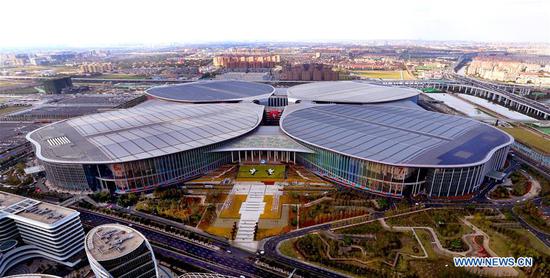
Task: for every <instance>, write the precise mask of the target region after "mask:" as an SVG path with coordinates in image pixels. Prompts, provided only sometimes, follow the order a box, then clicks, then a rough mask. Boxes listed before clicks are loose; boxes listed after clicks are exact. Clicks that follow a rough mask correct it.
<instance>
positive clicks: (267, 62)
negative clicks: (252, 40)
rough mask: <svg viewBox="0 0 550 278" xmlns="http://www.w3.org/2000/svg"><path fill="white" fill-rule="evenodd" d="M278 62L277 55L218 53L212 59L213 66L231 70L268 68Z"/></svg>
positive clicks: (278, 57)
mask: <svg viewBox="0 0 550 278" xmlns="http://www.w3.org/2000/svg"><path fill="white" fill-rule="evenodd" d="M280 62H281V57H280V56H279V55H220V56H216V57H214V59H213V63H214V66H215V67H219V68H226V69H232V70H250V69H270V68H273V67H274V66H275V65H276V64H277V63H280Z"/></svg>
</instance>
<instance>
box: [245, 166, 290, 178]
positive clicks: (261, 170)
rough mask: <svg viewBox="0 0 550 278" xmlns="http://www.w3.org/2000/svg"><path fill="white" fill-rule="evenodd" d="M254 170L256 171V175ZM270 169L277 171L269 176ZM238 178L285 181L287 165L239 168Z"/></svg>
mask: <svg viewBox="0 0 550 278" xmlns="http://www.w3.org/2000/svg"><path fill="white" fill-rule="evenodd" d="M252 169H256V172H255V173H254V174H252V173H251V170H252ZM269 169H273V170H275V171H274V172H273V174H271V175H269V173H268V170H269ZM237 178H258V179H284V178H285V165H243V166H240V167H239V173H238V174H237Z"/></svg>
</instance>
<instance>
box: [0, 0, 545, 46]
mask: <svg viewBox="0 0 550 278" xmlns="http://www.w3.org/2000/svg"><path fill="white" fill-rule="evenodd" d="M153 4H154V5H153ZM315 4H317V3H315ZM315 4H314V3H312V2H309V1H303V2H298V3H295V2H293V1H287V0H283V1H280V2H279V3H277V5H273V4H269V5H267V4H264V3H257V2H256V1H247V0H237V1H214V2H213V3H212V5H209V6H208V7H206V8H205V7H204V5H202V4H201V3H187V2H186V3H172V2H169V1H168V2H167V1H164V0H160V1H155V2H154V3H151V2H147V1H138V2H135V1H132V2H131V3H130V2H128V1H117V2H106V1H97V2H94V5H87V6H85V7H83V8H82V9H80V10H75V9H73V7H74V3H73V2H69V1H65V0H63V1H58V2H56V3H55V5H53V4H52V3H51V2H45V1H34V0H26V1H6V2H4V3H2V4H1V6H2V7H3V10H6V11H8V10H9V11H17V10H19V11H21V12H23V13H24V15H25V16H24V20H21V19H20V16H21V13H18V12H11V13H5V14H4V15H3V19H1V20H0V22H2V24H3V26H11V27H10V28H4V29H3V30H2V32H1V34H0V37H2V41H3V43H2V45H1V46H0V47H1V48H25V47H55V46H59V47H91V46H95V47H97V46H112V45H124V44H143V45H148V44H151V45H159V44H170V43H209V42H227V41H242V42H264V41H270V42H285V41H296V42H333V41H370V40H382V41H384V40H427V41H431V40H433V41H478V42H481V41H483V42H540V43H550V34H549V33H546V34H545V33H542V32H540V30H541V28H542V27H543V26H550V12H549V11H550V4H549V3H548V2H545V1H540V0H533V1H517V0H507V1H482V2H479V1H477V2H476V1H472V0H468V1H461V2H456V1H432V0H422V1H414V2H412V3H411V2H408V1H389V2H384V3H362V2H360V1H353V0H344V1H339V2H338V3H337V4H327V5H318V4H317V5H315ZM107 7H108V8H107ZM130 7H131V8H130ZM313 8H314V9H313ZM313 10H315V12H312V11H313ZM518 11H519V12H518ZM45 15H50V16H45ZM512 19H513V20H512ZM10 23H11V25H10ZM114 23H115V24H114ZM38 26H39V28H38ZM243 28H244V30H247V31H246V32H243ZM44 30H49V31H48V32H44Z"/></svg>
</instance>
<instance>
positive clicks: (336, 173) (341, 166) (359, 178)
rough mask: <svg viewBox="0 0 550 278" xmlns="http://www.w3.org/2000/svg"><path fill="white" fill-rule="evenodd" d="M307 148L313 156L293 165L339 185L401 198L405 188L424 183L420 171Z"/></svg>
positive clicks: (307, 155)
mask: <svg viewBox="0 0 550 278" xmlns="http://www.w3.org/2000/svg"><path fill="white" fill-rule="evenodd" d="M308 147H309V148H311V149H312V150H314V151H315V152H316V154H298V157H297V161H298V162H299V163H300V164H303V165H304V166H306V167H307V168H309V169H310V170H312V171H313V172H315V173H317V174H318V175H320V176H323V177H325V178H329V179H331V180H333V181H335V182H337V183H339V184H343V185H346V186H350V187H354V188H359V189H364V190H368V191H371V192H372V193H375V194H380V195H384V196H391V197H401V196H403V194H404V192H405V191H406V190H408V187H411V188H412V186H413V185H414V186H418V185H421V184H422V183H424V176H425V174H424V173H423V171H421V170H420V169H414V168H407V167H400V166H392V165H387V164H381V163H376V162H371V161H367V160H362V159H357V158H353V157H349V156H346V155H341V154H338V153H335V152H331V151H327V150H324V149H320V148H317V147H314V146H308Z"/></svg>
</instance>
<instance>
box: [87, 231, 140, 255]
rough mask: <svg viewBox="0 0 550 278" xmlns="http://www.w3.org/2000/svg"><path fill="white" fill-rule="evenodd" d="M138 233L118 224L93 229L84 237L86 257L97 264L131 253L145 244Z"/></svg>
mask: <svg viewBox="0 0 550 278" xmlns="http://www.w3.org/2000/svg"><path fill="white" fill-rule="evenodd" d="M145 240H146V239H145V237H143V235H142V234H141V233H139V232H138V231H136V230H134V229H132V228H130V227H128V226H123V225H119V224H106V225H101V226H97V227H95V228H93V229H92V230H90V231H89V232H88V234H87V235H86V240H85V243H86V244H85V247H86V252H87V253H88V255H91V256H92V257H93V258H94V259H95V260H96V261H97V262H102V261H110V260H113V259H116V258H120V257H123V256H125V255H128V254H130V253H132V252H133V251H134V250H136V249H137V248H138V247H140V246H141V245H142V244H143V243H144V242H145Z"/></svg>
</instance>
